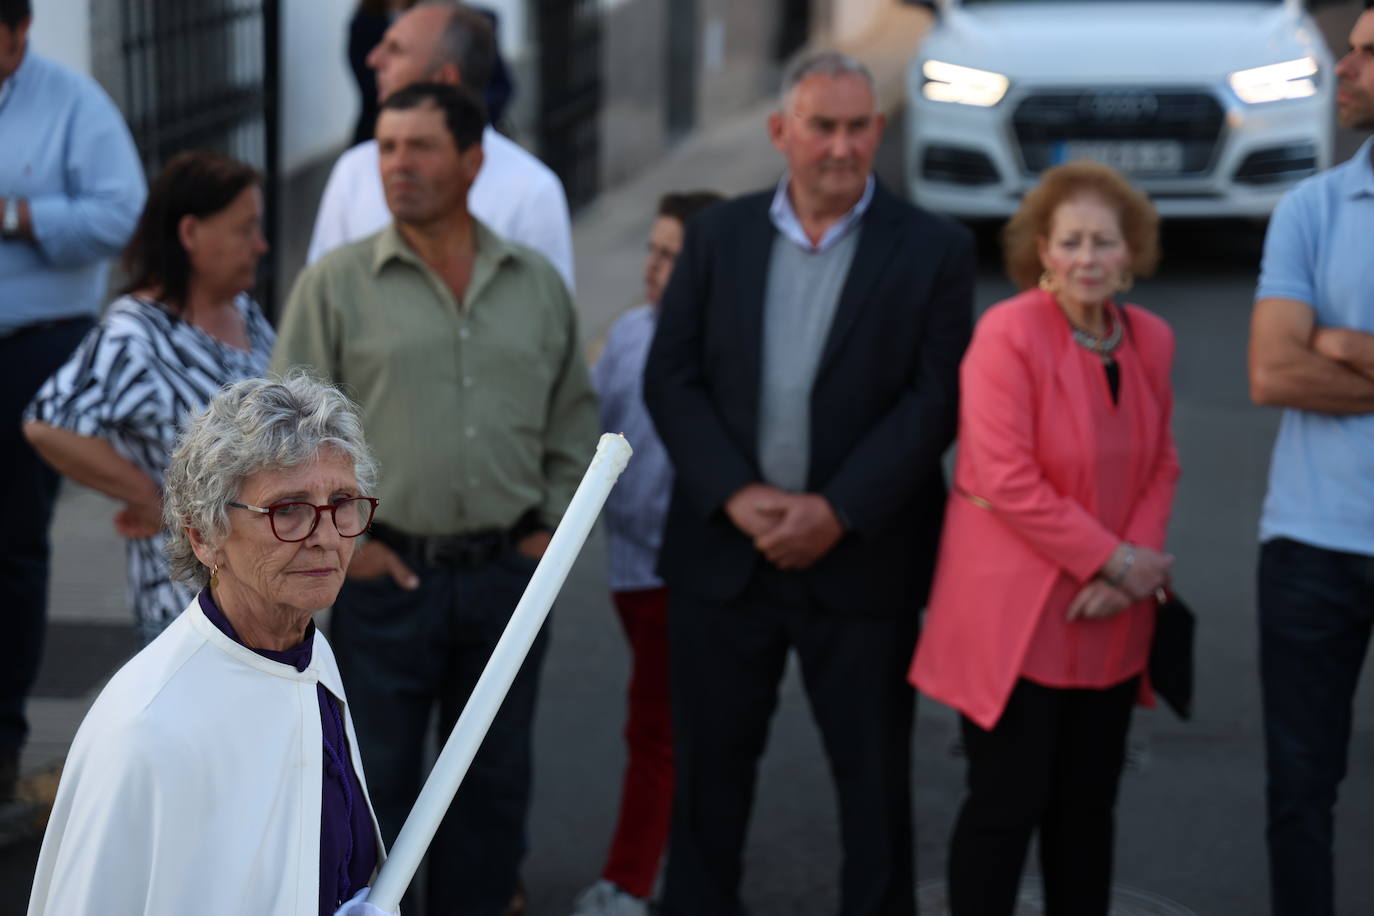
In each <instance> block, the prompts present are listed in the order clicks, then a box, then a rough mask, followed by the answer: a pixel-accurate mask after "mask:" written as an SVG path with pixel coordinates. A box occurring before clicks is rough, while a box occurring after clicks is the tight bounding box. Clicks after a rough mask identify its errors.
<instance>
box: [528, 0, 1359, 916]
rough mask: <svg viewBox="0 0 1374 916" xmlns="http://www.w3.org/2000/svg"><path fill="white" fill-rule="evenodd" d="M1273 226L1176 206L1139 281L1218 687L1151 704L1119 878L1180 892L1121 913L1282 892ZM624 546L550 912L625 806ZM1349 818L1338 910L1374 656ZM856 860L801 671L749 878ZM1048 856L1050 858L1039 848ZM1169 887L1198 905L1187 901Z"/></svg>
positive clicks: (1178, 549) (579, 628) (1251, 914)
mask: <svg viewBox="0 0 1374 916" xmlns="http://www.w3.org/2000/svg"><path fill="white" fill-rule="evenodd" d="M1355 8H1356V4H1353V3H1347V4H1343V5H1341V6H1339V7H1336V8H1332V9H1328V10H1323V11H1322V12H1321V13H1320V15H1319V20H1320V22H1321V24H1322V26H1323V31H1324V32H1325V33H1326V35H1327V37H1328V40H1329V41H1330V43H1331V45H1332V47H1333V48H1336V49H1341V50H1343V49H1344V47H1345V40H1346V33H1347V31H1348V29H1349V26H1350V23H1351V22H1353V20H1354V16H1355V12H1354V11H1355ZM899 121H900V116H899V118H898V123H891V124H890V125H889V128H888V132H887V140H886V141H885V142H884V144H883V146H882V148H881V149H880V151H879V155H878V171H879V174H880V176H882V177H883V179H884V180H885V181H886V183H887V184H888V186H889V187H893V188H899V187H901V181H900V172H899V163H900V149H899V144H898V142H897V141H898V139H899V138H900V136H901V125H900V123H899ZM1360 139H1362V138H1361V137H1358V136H1355V135H1352V134H1349V133H1344V132H1341V133H1338V136H1337V159H1338V160H1343V159H1345V158H1348V157H1349V155H1350V154H1351V153H1352V152H1353V151H1354V149H1355V147H1356V145H1357V143H1358V142H1359V140H1360ZM979 239H980V271H979V282H978V290H977V303H978V306H979V308H980V309H981V308H985V307H987V306H988V305H990V304H992V303H993V302H996V301H998V300H999V299H1001V298H1004V297H1005V296H1007V295H1009V294H1011V293H1012V291H1013V290H1012V287H1011V286H1010V284H1009V283H1008V282H1007V281H1006V280H1005V278H1004V277H1003V276H1002V273H1001V269H1000V252H999V251H998V249H997V245H996V240H995V234H994V233H993V232H991V231H989V230H988V229H987V228H986V227H984V228H982V229H980V232H979ZM1262 239H1263V227H1262V226H1260V225H1257V224H1253V223H1234V222H1217V223H1205V222H1204V223H1191V224H1178V225H1169V226H1166V227H1165V234H1164V244H1163V250H1164V259H1163V262H1162V265H1161V269H1160V271H1159V273H1158V275H1157V276H1156V277H1154V278H1148V279H1144V280H1141V281H1140V282H1138V283H1137V285H1136V288H1135V290H1134V291H1133V292H1132V294H1131V299H1132V300H1133V301H1135V302H1137V303H1139V304H1141V305H1144V306H1146V307H1148V308H1150V309H1152V310H1154V311H1156V312H1157V313H1159V314H1160V315H1162V316H1163V317H1164V318H1166V319H1167V320H1168V321H1169V322H1170V324H1171V325H1172V326H1173V328H1174V331H1175V334H1176V336H1177V340H1178V351H1177V354H1176V361H1175V366H1174V386H1175V397H1176V404H1175V419H1174V429H1175V435H1176V438H1177V441H1178V447H1179V452H1180V456H1181V460H1182V464H1183V469H1184V472H1183V478H1182V481H1181V483H1180V487H1179V490H1178V496H1177V500H1176V503H1175V511H1174V518H1173V524H1172V526H1171V531H1170V549H1171V550H1172V551H1173V552H1174V553H1175V554H1176V555H1177V556H1178V558H1179V559H1178V565H1177V567H1176V572H1177V574H1176V580H1177V585H1178V588H1179V592H1180V594H1182V595H1183V596H1185V598H1186V599H1187V600H1188V601H1189V602H1190V603H1191V605H1192V606H1193V608H1194V610H1195V611H1196V612H1197V614H1198V616H1199V626H1198V633H1197V708H1196V712H1195V717H1194V720H1193V721H1192V722H1189V723H1181V722H1179V721H1178V720H1176V719H1173V718H1172V717H1171V716H1170V714H1169V713H1167V712H1163V711H1145V710H1142V711H1140V712H1139V713H1138V714H1137V717H1136V720H1135V728H1134V731H1133V737H1132V742H1133V751H1134V754H1133V756H1134V766H1133V768H1132V769H1131V770H1130V771H1129V772H1128V773H1127V775H1126V777H1125V779H1124V782H1123V787H1122V795H1121V801H1120V809H1119V819H1118V833H1119V837H1118V859H1117V880H1118V884H1119V885H1124V886H1126V887H1129V888H1135V889H1140V890H1143V891H1146V892H1148V893H1150V894H1154V895H1158V896H1159V897H1162V898H1166V900H1165V901H1163V902H1160V901H1156V902H1154V903H1150V902H1148V901H1145V900H1143V898H1142V901H1141V902H1137V903H1135V904H1127V903H1125V902H1122V904H1121V905H1120V906H1119V907H1118V908H1117V909H1116V910H1114V916H1127V914H1128V913H1130V914H1145V913H1158V914H1164V913H1183V912H1189V911H1191V912H1193V913H1196V914H1199V916H1258V914H1263V913H1266V912H1267V911H1268V903H1267V901H1268V897H1267V882H1266V877H1265V875H1266V864H1265V852H1264V796H1263V792H1264V768H1263V759H1262V743H1261V719H1260V708H1259V685H1258V675H1257V650H1256V627H1255V585H1254V579H1255V564H1256V558H1257V550H1258V547H1257V542H1256V531H1257V526H1258V518H1259V509H1260V505H1261V501H1262V499H1263V496H1264V491H1265V486H1266V476H1267V471H1268V462H1269V452H1270V448H1271V445H1272V442H1273V436H1274V431H1275V429H1276V427H1277V424H1278V413H1277V412H1276V411H1273V410H1268V409H1262V408H1258V407H1255V406H1254V405H1252V404H1251V403H1250V400H1249V396H1248V392H1247V384H1246V369H1245V348H1246V341H1247V337H1248V320H1249V313H1250V304H1251V300H1252V295H1253V292H1254V284H1255V279H1256V274H1257V269H1258V263H1259V251H1260V246H1261V243H1262ZM629 282H632V280H631V279H630V278H627V283H629ZM602 552H603V546H602V544H601V542H600V541H599V540H595V541H593V542H592V543H591V544H589V545H588V549H587V552H586V555H585V556H584V559H583V561H582V562H581V563H580V564H579V566H578V568H577V569H576V570H575V571H574V575H573V578H572V579H571V580H570V582H569V585H568V588H567V590H566V591H565V596H566V597H565V599H564V600H563V601H562V602H561V603H560V606H559V607H558V608H557V610H556V620H555V635H554V640H553V643H552V647H551V651H550V653H549V656H548V664H547V667H546V670H545V675H544V683H545V689H544V694H543V700H542V705H541V708H540V713H539V721H538V735H537V748H538V770H537V786H536V797H535V805H534V811H533V816H532V819H531V831H530V840H531V852H530V857H529V860H528V866H527V868H526V870H525V874H526V882H527V884H528V886H529V889H530V895H531V913H532V914H535V916H565V914H566V913H567V912H568V909H569V906H568V904H569V901H570V900H571V899H572V897H573V895H574V894H575V893H576V891H577V890H578V889H579V888H581V887H582V886H584V885H586V884H587V883H590V881H592V880H593V879H594V878H595V877H596V876H597V874H598V872H599V869H600V867H601V860H602V856H603V855H604V853H605V848H606V843H607V840H608V837H609V835H610V831H611V829H612V827H613V819H614V816H615V804H616V793H617V790H618V785H619V777H620V770H621V767H622V766H623V750H622V742H621V738H620V734H619V730H620V728H621V726H622V721H623V700H622V691H623V686H624V683H625V677H626V657H625V652H624V649H623V646H622V642H621V640H620V638H619V635H618V632H617V630H616V626H615V623H614V616H613V612H612V610H611V607H610V603H609V601H608V599H607V598H606V597H605V595H604V592H603V591H600V590H601V589H602V588H603V580H602V573H601V569H602V566H601V563H602V562H603V553H602ZM955 734H956V722H955V718H954V716H953V714H952V713H950V712H949V711H948V710H946V709H944V708H942V707H939V706H937V705H936V704H934V703H932V702H929V701H922V703H921V704H920V706H919V713H918V723H917V728H916V734H915V741H914V748H915V761H916V763H915V767H914V771H913V783H914V789H915V799H916V830H917V841H918V843H917V870H918V878H919V880H921V881H922V883H923V885H924V886H925V887H926V888H927V889H930V886H931V885H933V884H938V882H939V880H940V878H941V877H942V875H943V869H944V862H945V850H946V843H947V840H948V837H949V833H950V829H951V826H952V822H953V817H954V814H955V811H956V808H957V805H958V802H959V798H960V795H961V792H962V773H963V768H962V762H961V761H960V760H959V759H958V758H957V756H956V754H955V749H954V745H955ZM1337 831H1338V840H1337V843H1338V847H1337V861H1336V869H1337V885H1338V886H1337V893H1338V897H1337V900H1338V912H1340V913H1370V912H1374V879H1371V877H1370V874H1369V868H1368V862H1367V859H1368V851H1369V850H1370V849H1371V848H1374V688H1371V687H1370V679H1369V678H1366V679H1365V686H1364V688H1363V689H1362V690H1361V691H1360V694H1359V696H1358V698H1357V703H1356V715H1355V736H1354V740H1353V742H1352V744H1351V748H1350V758H1349V776H1348V778H1347V780H1346V782H1345V785H1344V787H1343V790H1342V796H1341V801H1340V805H1339V808H1338V811H1337ZM1032 860H1033V856H1032ZM839 866H840V853H839V847H838V839H837V828H836V814H835V806H834V797H833V792H832V790H831V787H830V781H829V778H828V774H827V771H826V761H825V757H824V754H823V751H822V749H821V746H820V743H819V740H818V738H817V736H816V733H815V730H814V728H813V727H812V725H811V723H810V720H809V714H808V712H807V709H806V702H805V697H804V695H803V694H802V692H801V688H800V682H799V679H798V678H797V677H796V676H795V671H790V672H789V676H788V678H787V680H786V681H785V682H784V684H783V687H782V691H781V702H780V704H779V709H778V713H777V717H776V719H775V721H774V725H773V729H772V737H771V741H770V746H769V751H768V753H767V755H766V756H765V758H764V760H763V761H762V764H761V767H760V774H759V790H758V796H757V800H756V807H755V815H754V820H753V828H752V833H751V836H750V842H749V847H748V852H747V859H746V874H745V887H744V897H745V900H746V902H747V903H748V905H749V907H750V910H751V912H752V913H753V914H754V916H822V914H830V913H834V912H835V911H836V908H837V881H836V877H837V874H838V870H839ZM1029 867H1030V870H1031V871H1032V872H1033V870H1034V863H1033V861H1032V862H1031V863H1030V866H1029ZM1169 901H1172V902H1173V903H1176V904H1177V906H1176V907H1174V908H1170V906H1169ZM936 912H937V910H935V909H930V910H924V909H923V911H922V914H923V916H926V913H930V914H934V913H936ZM1025 912H1028V913H1029V912H1039V910H1032V909H1026V910H1025Z"/></svg>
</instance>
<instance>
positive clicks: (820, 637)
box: [662, 568, 917, 916]
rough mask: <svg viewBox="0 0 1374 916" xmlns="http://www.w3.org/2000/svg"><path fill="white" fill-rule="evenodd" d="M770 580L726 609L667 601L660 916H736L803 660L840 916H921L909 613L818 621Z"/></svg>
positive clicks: (793, 594)
mask: <svg viewBox="0 0 1374 916" xmlns="http://www.w3.org/2000/svg"><path fill="white" fill-rule="evenodd" d="M801 585H802V583H801V582H800V580H799V579H798V578H797V577H796V576H795V575H793V574H788V573H780V572H777V571H776V570H773V569H771V568H769V569H768V570H765V571H764V572H762V573H760V574H759V575H758V576H757V577H756V578H755V581H754V582H753V583H752V584H751V585H750V587H749V588H748V589H747V590H746V591H745V593H744V594H743V595H742V596H741V597H740V598H738V599H737V600H735V601H733V602H730V603H729V604H727V605H725V606H720V605H717V604H713V603H709V602H703V601H701V600H699V599H696V598H694V597H692V596H691V595H689V594H687V593H686V591H685V590H683V589H680V588H679V589H674V590H672V591H671V592H670V595H669V599H668V628H669V656H670V665H669V668H670V679H671V685H672V702H673V751H674V755H675V759H676V764H677V780H678V781H677V791H676V794H675V795H674V802H673V825H672V831H671V836H670V839H669V854H668V866H667V871H666V873H665V875H664V887H663V900H662V912H663V913H666V914H672V916H739V914H742V913H743V912H744V910H743V906H742V905H741V903H740V898H739V888H740V878H741V864H740V860H741V855H742V852H743V847H744V841H745V835H746V832H747V829H748V825H749V814H750V810H751V808H752V806H753V801H754V784H755V778H756V774H757V769H758V760H759V757H760V755H761V754H762V753H763V750H764V746H765V744H766V742H767V736H768V724H769V720H770V719H771V718H772V715H773V710H774V709H775V708H776V706H777V694H778V682H779V681H780V679H781V678H782V674H783V670H784V667H785V665H786V662H787V655H788V652H789V651H791V650H795V651H796V653H797V657H798V660H799V661H800V663H801V673H802V678H803V681H804V684H805V688H806V694H807V698H808V700H809V702H810V704H811V713H812V716H813V717H814V718H815V721H816V724H817V726H818V727H819V728H820V732H821V738H822V741H823V743H824V746H825V751H826V756H827V757H828V758H829V762H830V768H831V773H832V776H833V778H834V780H835V789H836V794H837V797H838V801H839V809H840V821H841V824H840V832H841V840H842V843H843V848H844V865H843V870H842V873H841V881H840V884H841V904H840V912H841V913H842V914H844V916H914V913H915V903H914V896H915V893H914V881H913V873H914V862H913V857H914V851H913V847H912V833H911V785H910V779H911V774H910V769H911V727H912V715H913V712H914V708H915V707H914V703H915V694H914V692H913V691H912V689H911V687H910V686H908V684H907V682H906V669H907V665H908V664H909V663H910V661H911V653H912V650H913V648H914V646H915V642H916V626H917V623H916V615H915V613H914V612H913V613H898V614H895V615H890V616H883V617H875V616H874V617H865V616H860V615H858V614H846V613H837V612H834V611H830V610H826V609H823V608H820V607H817V606H816V605H815V604H814V603H812V602H811V601H810V600H809V598H808V597H807V595H806V592H805V590H804V589H803V588H802V587H801Z"/></svg>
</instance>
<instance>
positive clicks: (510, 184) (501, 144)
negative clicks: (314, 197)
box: [306, 127, 573, 290]
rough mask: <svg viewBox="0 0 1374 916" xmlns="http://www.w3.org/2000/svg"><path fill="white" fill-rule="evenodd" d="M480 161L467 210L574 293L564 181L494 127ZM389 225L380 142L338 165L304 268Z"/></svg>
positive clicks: (344, 157) (484, 136) (354, 151)
mask: <svg viewBox="0 0 1374 916" xmlns="http://www.w3.org/2000/svg"><path fill="white" fill-rule="evenodd" d="M482 155H483V160H482V170H481V171H480V172H478V173H477V179H476V180H475V181H474V182H473V183H472V188H471V190H469V191H468V210H469V211H471V213H472V215H473V216H475V217H477V218H478V219H479V220H481V221H482V222H483V223H485V224H486V226H487V227H488V228H489V229H491V230H492V231H493V232H495V233H496V234H497V235H499V236H501V237H503V238H505V239H508V240H510V241H512V242H517V243H519V244H521V245H524V246H526V247H527V248H533V249H534V250H535V251H537V252H539V253H540V254H542V255H543V256H544V257H546V258H548V259H549V261H550V262H551V263H552V264H553V266H554V267H555V268H556V269H557V270H558V273H559V274H560V275H562V277H563V282H565V283H567V284H568V289H569V290H572V289H573V248H572V222H571V220H570V219H569V216H568V198H567V196H566V195H565V194H564V193H563V184H562V183H561V182H560V181H559V180H558V176H557V175H555V174H554V173H553V170H552V169H550V168H549V167H548V166H546V165H545V164H544V163H542V162H540V161H539V160H538V159H537V158H536V157H535V156H534V155H533V154H531V153H529V152H527V151H526V150H525V149H523V148H522V147H521V146H520V145H519V144H517V143H516V142H515V141H513V140H510V139H508V138H507V137H504V136H502V135H501V134H499V133H497V132H496V131H495V130H492V129H491V128H490V127H488V128H486V130H484V131H483V132H482ZM390 223H391V211H390V210H389V209H387V205H386V193H385V191H384V190H383V189H382V174H381V167H380V156H379V154H378V151H377V141H376V140H368V141H366V142H365V143H359V144H358V145H357V146H355V147H353V148H352V149H350V150H348V151H346V152H345V153H344V154H343V155H342V156H340V157H339V161H338V162H336V163H334V170H333V171H332V172H330V173H329V183H328V184H326V185H325V187H324V195H323V196H322V197H321V198H320V209H319V212H318V213H317V214H316V215H315V231H314V233H313V234H312V235H311V237H310V251H309V253H308V255H307V256H306V261H307V263H310V264H313V263H315V261H318V260H319V259H320V257H321V256H322V255H324V254H325V253H326V252H328V251H332V250H333V249H335V248H338V247H339V246H340V245H346V244H348V243H349V242H356V241H357V240H358V239H361V238H366V237H367V236H369V235H372V234H373V233H376V232H379V231H381V230H382V229H383V228H384V227H386V226H388V225H390Z"/></svg>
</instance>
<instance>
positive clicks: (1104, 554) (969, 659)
mask: <svg viewBox="0 0 1374 916" xmlns="http://www.w3.org/2000/svg"><path fill="white" fill-rule="evenodd" d="M1126 309H1127V315H1128V319H1127V327H1128V331H1127V335H1126V340H1125V342H1123V344H1122V346H1123V348H1124V349H1123V350H1122V351H1121V358H1120V359H1119V361H1118V363H1119V365H1120V366H1121V391H1122V392H1123V396H1122V399H1121V407H1122V409H1126V408H1129V409H1130V410H1131V414H1130V416H1129V417H1128V418H1127V423H1126V425H1127V428H1128V429H1129V430H1130V434H1131V440H1132V441H1131V447H1130V449H1129V455H1130V458H1129V460H1128V467H1126V468H1125V469H1124V476H1125V481H1126V487H1127V490H1126V492H1127V494H1128V500H1129V504H1130V509H1129V512H1128V516H1127V517H1128V521H1127V523H1126V525H1125V530H1122V531H1109V530H1107V529H1106V527H1104V525H1103V524H1102V523H1101V522H1100V521H1099V520H1098V518H1097V516H1096V514H1095V512H1094V509H1095V506H1096V502H1097V492H1096V491H1097V474H1096V472H1095V470H1094V465H1093V462H1091V461H1085V460H1084V457H1083V456H1085V455H1094V454H1096V444H1095V443H1096V440H1095V436H1096V428H1095V427H1096V425H1095V423H1094V422H1093V414H1092V409H1093V408H1092V406H1091V405H1092V402H1091V401H1090V400H1089V397H1090V396H1091V395H1092V389H1090V388H1089V387H1088V386H1089V385H1098V386H1101V385H1103V384H1104V382H1103V380H1102V379H1101V378H1100V377H1097V378H1094V377H1093V375H1094V374H1098V373H1100V371H1101V370H1100V369H1098V368H1097V367H1096V366H1095V365H1092V364H1091V362H1092V361H1088V360H1083V359H1080V358H1077V357H1078V355H1079V354H1078V352H1077V351H1076V350H1075V349H1074V348H1076V347H1077V345H1076V344H1075V343H1074V342H1073V338H1072V335H1071V331H1070V328H1069V325H1068V321H1067V320H1066V319H1065V318H1064V315H1063V313H1062V312H1061V311H1060V310H1059V307H1058V305H1057V304H1056V303H1055V301H1054V299H1053V298H1052V297H1051V296H1049V295H1048V294H1046V293H1044V292H1042V291H1040V290H1039V289H1032V290H1029V291H1027V292H1024V293H1021V294H1020V295H1018V296H1015V297H1013V298H1011V299H1008V300H1006V301H1005V302H1001V303H999V304H997V305H995V306H993V307H992V308H991V309H989V310H988V312H987V313H986V314H985V315H984V316H983V317H982V319H981V320H980V321H979V322H978V327H977V329H976V330H975V331H974V335H973V342H972V344H970V346H969V349H968V352H967V354H966V355H965V356H964V361H963V363H962V365H961V366H960V408H959V446H958V455H957V459H956V463H955V473H954V481H955V486H954V489H953V491H952V492H951V493H950V497H949V502H948V504H947V507H946V511H945V527H944V533H943V537H942V540H941V543H940V554H939V559H938V561H937V565H936V571H935V581H934V584H933V585H932V586H931V594H930V601H929V608H928V610H927V613H926V621H925V627H924V630H923V632H922V634H921V639H920V643H919V644H918V647H917V650H916V656H915V658H914V659H913V661H912V665H911V671H910V680H911V683H912V684H914V685H915V686H916V687H917V688H918V689H920V690H921V691H922V692H924V693H926V694H929V695H930V696H931V697H933V698H935V699H936V700H939V701H941V702H943V703H946V704H948V705H950V706H953V707H955V708H956V709H958V710H959V711H960V712H962V713H963V714H964V715H966V716H968V717H969V718H970V719H972V720H973V721H974V722H976V723H977V724H978V725H979V726H981V727H982V728H985V729H991V728H992V727H993V726H994V725H995V724H996V722H997V720H998V718H999V717H1000V716H1001V714H1002V710H1003V708H1004V707H1005V706H1006V703H1007V698H1008V696H1010V694H1011V691H1012V688H1013V687H1014V686H1015V684H1016V681H1017V679H1018V678H1019V677H1020V676H1021V669H1022V664H1023V662H1024V660H1025V658H1026V651H1027V648H1028V646H1029V645H1030V642H1031V637H1032V636H1033V635H1034V633H1035V630H1036V627H1037V624H1038V622H1039V620H1040V615H1041V613H1042V612H1043V611H1044V610H1045V608H1046V604H1047V601H1048V600H1049V596H1050V593H1051V590H1052V589H1054V586H1055V584H1056V582H1057V581H1058V580H1059V578H1060V576H1061V575H1064V574H1067V575H1068V576H1069V577H1071V578H1072V579H1073V580H1075V581H1076V582H1080V583H1082V582H1086V581H1088V580H1089V579H1091V578H1092V577H1093V576H1094V575H1095V574H1096V573H1097V571H1098V570H1100V569H1101V568H1102V566H1103V564H1105V563H1106V562H1107V559H1108V558H1109V557H1110V556H1111V554H1112V551H1113V550H1115V549H1116V545H1117V544H1118V543H1119V542H1121V541H1122V540H1126V541H1130V542H1132V543H1136V544H1143V545H1146V546H1149V547H1153V548H1155V549H1160V548H1162V547H1163V545H1164V536H1165V531H1166V529H1167V527H1168V522H1169V514H1170V511H1171V508H1172V505H1173V498H1174V487H1175V484H1176V482H1177V480H1178V475H1179V466H1178V455H1177V452H1176V451H1175V449H1174V441H1173V435H1172V432H1171V430H1170V417H1171V413H1172V409H1173V394H1172V389H1171V386H1170V383H1169V370H1170V366H1171V364H1172V361H1173V352H1174V338H1173V332H1172V331H1171V330H1170V329H1169V326H1168V324H1166V323H1165V322H1164V320H1163V319H1161V318H1159V317H1158V316H1156V315H1153V314H1151V313H1150V312H1147V311H1145V310H1144V309H1141V308H1138V307H1136V306H1126ZM1127 391H1131V392H1133V396H1132V397H1130V398H1126V397H1125V392H1127ZM1151 608H1152V603H1150V602H1141V603H1140V604H1138V605H1136V606H1134V607H1133V608H1132V609H1130V610H1129V611H1127V612H1123V615H1124V614H1125V613H1150V614H1152V613H1153V611H1152V609H1151ZM1123 615H1118V616H1123ZM1135 630H1136V631H1138V632H1139V633H1140V634H1141V637H1140V638H1145V639H1148V638H1150V637H1151V635H1152V634H1153V618H1152V617H1151V618H1150V625H1149V626H1146V627H1137V628H1135ZM1067 654H1068V653H1067V652H1066V665H1067V664H1068V662H1067ZM1137 654H1139V653H1137ZM1134 673H1135V672H1129V673H1126V674H1125V675H1124V676H1125V677H1129V676H1131V675H1132V674H1134ZM1142 694H1143V698H1144V699H1146V701H1148V700H1149V698H1150V697H1151V694H1150V692H1149V688H1148V685H1147V684H1144V683H1143V684H1142Z"/></svg>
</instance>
